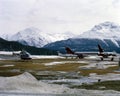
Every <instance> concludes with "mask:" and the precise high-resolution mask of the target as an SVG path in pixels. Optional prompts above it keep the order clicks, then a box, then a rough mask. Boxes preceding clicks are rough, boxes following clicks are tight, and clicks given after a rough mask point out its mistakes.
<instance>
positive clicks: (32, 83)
mask: <svg viewBox="0 0 120 96" xmlns="http://www.w3.org/2000/svg"><path fill="white" fill-rule="evenodd" d="M0 96H120V92H117V91H113V90H107V91H98V90H85V89H70V88H68V87H65V86H64V85H55V84H48V83H44V82H42V81H38V80H37V79H36V78H34V76H32V75H31V74H30V73H28V72H25V73H23V74H21V75H18V76H13V77H0Z"/></svg>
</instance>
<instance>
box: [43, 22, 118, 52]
mask: <svg viewBox="0 0 120 96" xmlns="http://www.w3.org/2000/svg"><path fill="white" fill-rule="evenodd" d="M97 44H100V45H102V47H103V48H105V50H106V51H116V52H119V53H120V26H119V25H118V24H115V23H113V22H104V23H101V24H99V25H95V26H94V27H93V28H92V29H91V30H89V31H87V32H84V33H83V34H80V35H79V36H77V37H74V38H71V39H67V40H63V41H59V42H55V43H51V44H47V45H45V46H44V47H45V48H49V49H55V50H56V49H57V50H58V51H63V50H64V46H69V47H71V48H72V49H74V51H98V48H97Z"/></svg>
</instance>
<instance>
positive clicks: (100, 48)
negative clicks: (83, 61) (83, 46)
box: [98, 44, 104, 53]
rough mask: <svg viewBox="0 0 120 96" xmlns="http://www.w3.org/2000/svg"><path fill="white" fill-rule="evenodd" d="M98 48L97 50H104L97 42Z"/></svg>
mask: <svg viewBox="0 0 120 96" xmlns="http://www.w3.org/2000/svg"><path fill="white" fill-rule="evenodd" d="M98 49H99V52H100V53H102V52H103V51H104V50H103V48H102V47H101V46H100V45H99V44H98Z"/></svg>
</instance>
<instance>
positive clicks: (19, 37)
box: [8, 27, 73, 47]
mask: <svg viewBox="0 0 120 96" xmlns="http://www.w3.org/2000/svg"><path fill="white" fill-rule="evenodd" d="M72 36H73V35H71V34H47V33H45V32H42V31H41V30H39V29H37V28H33V27H31V28H27V29H25V30H23V31H20V32H18V33H16V34H15V35H13V36H12V37H10V38H8V40H13V41H19V42H20V43H22V44H25V45H30V46H36V47H43V46H44V45H46V44H48V43H51V42H55V41H59V40H64V39H68V38H70V37H72Z"/></svg>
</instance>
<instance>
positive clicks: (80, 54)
mask: <svg viewBox="0 0 120 96" xmlns="http://www.w3.org/2000/svg"><path fill="white" fill-rule="evenodd" d="M98 49H99V52H74V51H72V50H71V49H70V48H69V47H66V48H65V50H66V51H67V54H73V55H75V56H76V57H78V58H80V59H81V58H84V57H88V56H92V55H96V56H98V57H100V58H101V60H104V58H111V61H113V60H114V57H115V56H117V54H116V53H115V52H104V50H103V49H102V47H101V46H100V45H99V44H98Z"/></svg>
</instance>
